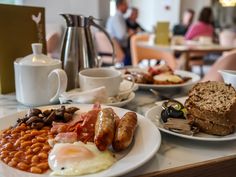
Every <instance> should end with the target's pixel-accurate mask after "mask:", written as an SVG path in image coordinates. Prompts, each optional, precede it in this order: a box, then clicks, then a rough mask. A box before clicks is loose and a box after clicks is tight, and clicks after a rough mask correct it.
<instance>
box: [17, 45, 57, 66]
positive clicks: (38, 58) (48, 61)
mask: <svg viewBox="0 0 236 177" xmlns="http://www.w3.org/2000/svg"><path fill="white" fill-rule="evenodd" d="M31 46H32V51H33V53H32V54H30V55H27V56H26V57H24V58H23V59H21V60H20V61H19V64H21V65H30V66H44V65H54V64H58V63H60V60H57V59H52V58H50V57H48V56H47V55H44V54H43V53H42V47H43V46H42V44H41V43H32V44H31Z"/></svg>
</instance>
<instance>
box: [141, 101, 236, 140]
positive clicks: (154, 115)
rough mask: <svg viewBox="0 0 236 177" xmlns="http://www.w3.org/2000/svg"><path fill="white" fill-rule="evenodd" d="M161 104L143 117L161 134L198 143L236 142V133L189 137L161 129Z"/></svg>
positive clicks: (204, 134) (203, 134) (202, 134)
mask: <svg viewBox="0 0 236 177" xmlns="http://www.w3.org/2000/svg"><path fill="white" fill-rule="evenodd" d="M176 100H178V101H179V102H181V103H184V101H185V100H186V97H184V98H179V99H176ZM162 103H163V102H157V104H158V105H157V106H154V107H153V108H151V109H150V110H148V111H147V113H146V115H145V117H146V118H148V119H150V120H151V121H152V122H153V123H154V124H155V125H156V126H157V127H158V128H159V130H161V131H162V132H165V133H168V134H171V135H175V136H178V137H182V138H186V139H192V140H200V141H230V140H236V132H235V133H233V134H230V135H226V136H215V135H209V134H206V133H197V134H195V135H193V136H191V135H184V134H180V133H176V132H173V131H170V130H167V129H165V128H164V127H163V123H162V122H161V121H160V118H161V117H160V115H161V111H162V108H161V105H162Z"/></svg>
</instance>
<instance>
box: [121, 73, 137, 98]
mask: <svg viewBox="0 0 236 177" xmlns="http://www.w3.org/2000/svg"><path fill="white" fill-rule="evenodd" d="M122 78H123V79H125V78H130V79H131V82H132V85H131V86H130V88H128V89H126V90H123V91H122V92H120V94H124V93H127V92H132V90H133V88H134V84H135V79H134V76H132V75H131V74H124V75H123V76H122ZM130 79H128V80H129V81H130Z"/></svg>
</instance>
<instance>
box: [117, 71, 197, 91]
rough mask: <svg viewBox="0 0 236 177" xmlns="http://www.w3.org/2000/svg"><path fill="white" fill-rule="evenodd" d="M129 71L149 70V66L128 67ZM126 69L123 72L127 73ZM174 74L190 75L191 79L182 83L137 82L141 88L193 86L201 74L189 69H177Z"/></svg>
mask: <svg viewBox="0 0 236 177" xmlns="http://www.w3.org/2000/svg"><path fill="white" fill-rule="evenodd" d="M127 70H128V71H131V72H132V71H136V72H145V73H147V72H148V68H128V69H127ZM125 71H126V70H123V71H122V72H123V73H125ZM174 74H176V75H179V76H181V77H190V78H191V79H190V80H188V81H187V82H184V83H181V84H143V83H136V84H137V85H138V87H139V88H141V89H150V88H152V89H169V88H185V87H191V86H193V85H194V84H196V83H197V82H198V81H199V80H200V76H199V75H197V74H195V73H192V72H189V71H183V70H175V71H174Z"/></svg>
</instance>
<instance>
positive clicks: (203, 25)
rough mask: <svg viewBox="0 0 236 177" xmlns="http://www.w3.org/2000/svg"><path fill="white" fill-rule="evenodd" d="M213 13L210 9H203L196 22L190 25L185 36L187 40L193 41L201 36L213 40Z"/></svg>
mask: <svg viewBox="0 0 236 177" xmlns="http://www.w3.org/2000/svg"><path fill="white" fill-rule="evenodd" d="M212 22H213V13H212V10H211V8H210V7H204V8H203V9H202V11H201V12H200V15H199V19H198V22H197V23H195V24H193V25H191V26H190V27H189V29H188V31H187V33H186V35H185V39H187V40H195V39H198V38H199V37H201V36H207V37H212V38H213V33H214V28H213V25H212Z"/></svg>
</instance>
